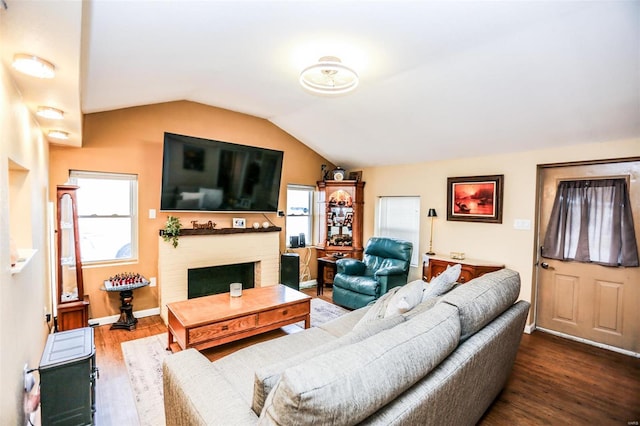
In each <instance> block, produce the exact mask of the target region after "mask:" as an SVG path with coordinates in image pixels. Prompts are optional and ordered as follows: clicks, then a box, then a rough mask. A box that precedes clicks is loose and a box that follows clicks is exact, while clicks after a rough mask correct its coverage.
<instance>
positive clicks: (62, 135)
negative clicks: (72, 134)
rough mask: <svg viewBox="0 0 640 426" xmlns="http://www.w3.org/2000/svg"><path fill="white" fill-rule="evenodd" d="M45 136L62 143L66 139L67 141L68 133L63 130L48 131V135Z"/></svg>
mask: <svg viewBox="0 0 640 426" xmlns="http://www.w3.org/2000/svg"><path fill="white" fill-rule="evenodd" d="M47 136H48V137H50V138H51V139H58V140H63V141H66V140H67V139H69V133H68V132H65V131H63V130H49V133H47Z"/></svg>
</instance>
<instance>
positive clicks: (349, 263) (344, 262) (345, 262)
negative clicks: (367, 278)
mask: <svg viewBox="0 0 640 426" xmlns="http://www.w3.org/2000/svg"><path fill="white" fill-rule="evenodd" d="M336 267H337V270H336V272H337V273H338V274H346V275H364V272H365V271H366V269H367V265H365V264H364V262H363V261H361V260H358V259H351V258H344V259H339V260H338V261H337V262H336Z"/></svg>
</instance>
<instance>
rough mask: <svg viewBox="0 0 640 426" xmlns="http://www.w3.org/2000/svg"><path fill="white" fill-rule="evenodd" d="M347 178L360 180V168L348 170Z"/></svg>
mask: <svg viewBox="0 0 640 426" xmlns="http://www.w3.org/2000/svg"><path fill="white" fill-rule="evenodd" d="M349 180H355V181H358V182H360V181H361V180H362V170H358V171H355V172H349Z"/></svg>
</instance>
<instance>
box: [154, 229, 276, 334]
mask: <svg viewBox="0 0 640 426" xmlns="http://www.w3.org/2000/svg"><path fill="white" fill-rule="evenodd" d="M271 230H272V231H271ZM269 231H271V232H269ZM279 231H280V228H279V227H273V228H270V229H269V230H266V231H265V230H264V229H261V230H260V232H250V231H249V230H248V229H247V230H244V232H237V233H227V232H220V233H212V234H190V235H184V236H183V235H181V236H180V243H179V244H178V247H176V248H174V247H173V246H172V245H171V244H170V243H167V242H165V241H163V240H162V237H159V238H158V244H159V248H158V299H159V303H160V316H161V317H162V319H163V320H164V322H165V323H166V322H167V304H168V303H172V302H179V301H182V300H187V298H188V270H189V269H196V268H206V267H211V266H222V265H233V264H240V263H252V264H254V265H255V266H254V274H255V277H254V286H255V287H265V286H271V285H275V284H277V283H278V280H279V274H280V237H279ZM227 291H228V290H227Z"/></svg>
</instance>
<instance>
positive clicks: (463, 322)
mask: <svg viewBox="0 0 640 426" xmlns="http://www.w3.org/2000/svg"><path fill="white" fill-rule="evenodd" d="M519 295H520V274H518V273H517V272H516V271H512V270H510V269H501V270H499V271H496V272H491V273H489V274H485V275H483V276H481V277H479V278H475V279H473V280H471V281H469V282H468V283H467V284H463V285H460V286H458V287H456V288H455V289H454V290H451V291H450V292H449V293H447V294H445V295H444V296H443V297H442V300H441V302H444V303H448V304H450V305H453V306H455V307H457V308H458V310H459V311H460V326H461V327H462V332H461V336H460V340H465V339H467V338H468V337H469V336H471V335H473V334H474V333H475V332H477V331H478V330H480V329H481V328H482V327H484V326H485V325H487V324H488V323H489V322H491V321H492V320H493V319H494V318H496V317H497V316H498V315H500V314H501V313H502V312H504V311H505V310H506V309H507V308H509V307H510V306H511V305H513V304H514V303H515V301H516V300H517V299H518V296H519Z"/></svg>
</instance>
